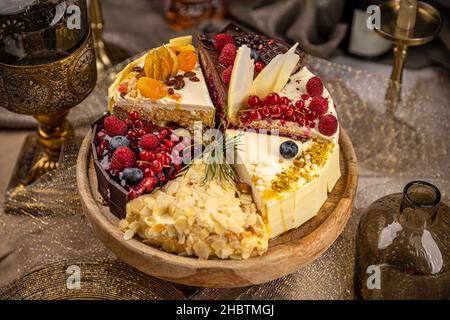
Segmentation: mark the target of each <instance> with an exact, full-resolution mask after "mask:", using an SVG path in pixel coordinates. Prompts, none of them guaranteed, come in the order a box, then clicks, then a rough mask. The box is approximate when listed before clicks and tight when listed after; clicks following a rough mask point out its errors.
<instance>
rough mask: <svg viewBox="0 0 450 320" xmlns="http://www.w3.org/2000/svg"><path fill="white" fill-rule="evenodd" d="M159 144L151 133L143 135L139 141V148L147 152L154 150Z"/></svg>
mask: <svg viewBox="0 0 450 320" xmlns="http://www.w3.org/2000/svg"><path fill="white" fill-rule="evenodd" d="M159 144H160V140H159V138H158V137H157V136H155V135H154V134H152V133H149V134H146V135H144V136H143V137H142V138H141V140H140V141H139V146H140V147H142V148H144V149H148V150H154V149H155V148H156V147H158V146H159Z"/></svg>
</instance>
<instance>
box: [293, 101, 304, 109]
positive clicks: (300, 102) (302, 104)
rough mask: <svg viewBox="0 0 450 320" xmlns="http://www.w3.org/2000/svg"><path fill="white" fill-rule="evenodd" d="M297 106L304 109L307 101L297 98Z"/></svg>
mask: <svg viewBox="0 0 450 320" xmlns="http://www.w3.org/2000/svg"><path fill="white" fill-rule="evenodd" d="M295 107H296V108H297V109H303V108H304V107H305V101H303V100H297V101H296V102H295Z"/></svg>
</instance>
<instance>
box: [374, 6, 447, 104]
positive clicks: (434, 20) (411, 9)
mask: <svg viewBox="0 0 450 320" xmlns="http://www.w3.org/2000/svg"><path fill="white" fill-rule="evenodd" d="M380 12H381V26H380V28H375V31H376V32H377V33H378V34H379V35H381V36H382V37H383V38H385V39H387V40H389V41H392V42H393V43H394V49H393V50H394V66H393V69H392V74H391V83H390V85H389V86H388V89H387V92H386V100H388V101H391V102H392V103H394V104H396V103H397V102H399V101H400V100H401V84H402V76H403V69H404V65H405V60H406V57H407V54H408V47H410V46H418V45H423V44H425V43H428V42H430V41H431V40H433V39H434V38H435V37H436V36H437V35H438V33H439V31H440V29H441V25H442V20H441V16H440V14H439V12H438V11H437V10H436V8H434V7H433V6H431V5H429V4H427V3H425V2H421V1H418V2H417V1H405V0H392V1H388V2H384V3H383V4H381V5H380Z"/></svg>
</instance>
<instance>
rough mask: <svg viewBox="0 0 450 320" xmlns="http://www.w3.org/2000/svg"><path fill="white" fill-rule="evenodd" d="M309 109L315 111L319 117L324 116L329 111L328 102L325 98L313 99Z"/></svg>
mask: <svg viewBox="0 0 450 320" xmlns="http://www.w3.org/2000/svg"><path fill="white" fill-rule="evenodd" d="M309 109H310V110H312V111H314V112H315V113H316V114H317V115H318V116H319V117H321V116H323V115H324V114H325V113H327V111H328V101H327V99H325V98H323V97H320V96H319V97H317V96H316V97H314V98H312V100H311V102H310V104H309Z"/></svg>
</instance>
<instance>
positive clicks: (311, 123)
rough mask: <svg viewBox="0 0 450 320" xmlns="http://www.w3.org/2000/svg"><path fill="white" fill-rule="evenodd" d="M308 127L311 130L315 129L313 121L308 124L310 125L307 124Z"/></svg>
mask: <svg viewBox="0 0 450 320" xmlns="http://www.w3.org/2000/svg"><path fill="white" fill-rule="evenodd" d="M309 127H310V128H311V129H313V128H315V127H316V123H315V122H314V121H312V122H310V123H309Z"/></svg>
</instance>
